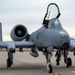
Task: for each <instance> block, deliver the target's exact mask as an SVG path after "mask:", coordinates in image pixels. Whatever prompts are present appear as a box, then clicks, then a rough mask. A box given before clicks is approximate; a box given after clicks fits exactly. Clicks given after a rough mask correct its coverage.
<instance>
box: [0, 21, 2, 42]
mask: <svg viewBox="0 0 75 75" xmlns="http://www.w3.org/2000/svg"><path fill="white" fill-rule="evenodd" d="M0 41H2V23H1V22H0Z"/></svg>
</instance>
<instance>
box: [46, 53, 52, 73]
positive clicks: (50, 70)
mask: <svg viewBox="0 0 75 75" xmlns="http://www.w3.org/2000/svg"><path fill="white" fill-rule="evenodd" d="M51 56H52V54H49V53H48V52H47V53H46V61H47V70H48V73H52V72H53V67H52V65H51V60H50V59H51Z"/></svg>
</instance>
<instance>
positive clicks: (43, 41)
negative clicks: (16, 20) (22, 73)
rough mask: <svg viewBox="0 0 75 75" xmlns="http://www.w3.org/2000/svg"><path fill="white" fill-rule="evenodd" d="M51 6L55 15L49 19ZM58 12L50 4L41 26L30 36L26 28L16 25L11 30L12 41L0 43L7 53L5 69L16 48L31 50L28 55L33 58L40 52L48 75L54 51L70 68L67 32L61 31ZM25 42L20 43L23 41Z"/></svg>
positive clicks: (9, 64) (51, 68)
mask: <svg viewBox="0 0 75 75" xmlns="http://www.w3.org/2000/svg"><path fill="white" fill-rule="evenodd" d="M51 6H55V8H56V10H57V15H56V16H55V17H52V18H51V13H52V12H51V10H50V8H51ZM59 17H60V10H59V7H58V6H57V4H55V3H50V4H49V5H48V7H47V12H46V14H45V17H44V20H43V23H42V24H43V26H42V27H41V28H39V29H38V30H36V31H35V32H33V33H32V34H31V35H30V34H29V33H28V30H27V28H26V27H25V26H24V25H22V24H18V25H16V26H15V27H14V28H13V29H12V30H11V34H10V35H11V38H12V40H13V41H8V42H4V41H2V37H1V36H0V38H1V41H0V48H6V50H7V52H8V59H7V68H8V67H11V66H12V64H13V53H15V51H16V48H19V49H20V51H22V50H21V49H22V48H31V52H30V54H31V55H32V56H33V57H38V56H39V54H38V51H42V52H43V54H44V55H45V57H46V61H47V70H48V72H49V73H52V72H53V67H52V65H51V57H52V52H53V51H54V49H57V51H58V52H61V51H63V52H64V59H65V63H66V65H67V67H68V66H71V61H70V62H69V60H71V58H68V57H67V53H68V48H69V47H70V37H69V34H68V32H67V31H66V30H65V29H63V27H62V25H61V23H60V21H59ZM24 39H25V41H22V40H24ZM59 59H60V56H59V54H58V55H57V64H59Z"/></svg>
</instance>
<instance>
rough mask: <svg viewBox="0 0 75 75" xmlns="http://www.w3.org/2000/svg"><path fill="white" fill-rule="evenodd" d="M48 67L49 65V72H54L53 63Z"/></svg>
mask: <svg viewBox="0 0 75 75" xmlns="http://www.w3.org/2000/svg"><path fill="white" fill-rule="evenodd" d="M48 67H49V70H48V72H49V73H52V72H53V67H52V65H51V64H49V66H48Z"/></svg>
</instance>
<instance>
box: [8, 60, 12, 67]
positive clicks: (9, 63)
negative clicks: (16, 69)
mask: <svg viewBox="0 0 75 75" xmlns="http://www.w3.org/2000/svg"><path fill="white" fill-rule="evenodd" d="M12 64H13V62H12V60H11V59H7V68H11V65H12Z"/></svg>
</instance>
